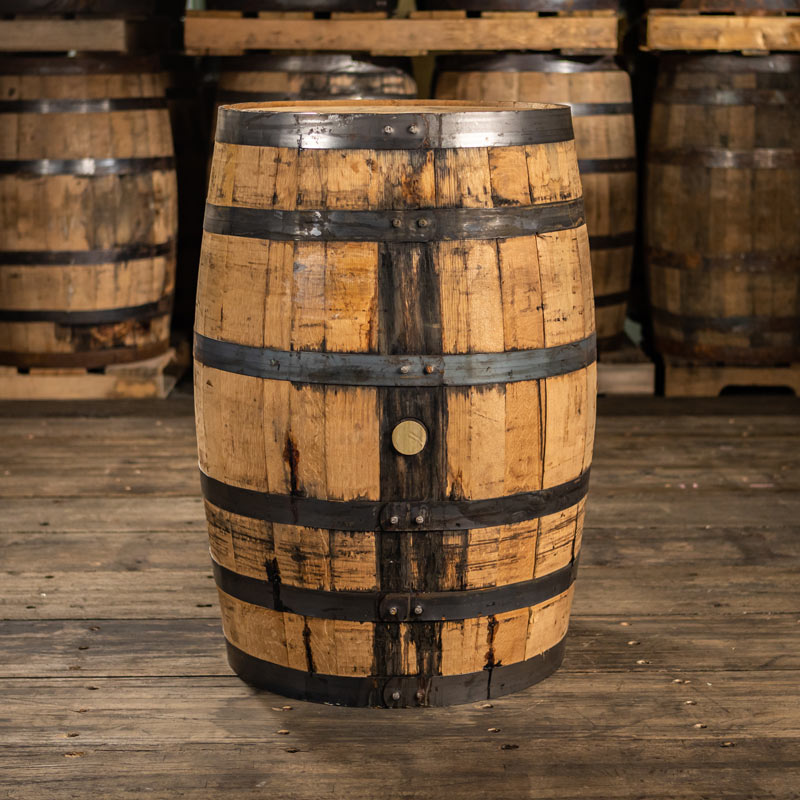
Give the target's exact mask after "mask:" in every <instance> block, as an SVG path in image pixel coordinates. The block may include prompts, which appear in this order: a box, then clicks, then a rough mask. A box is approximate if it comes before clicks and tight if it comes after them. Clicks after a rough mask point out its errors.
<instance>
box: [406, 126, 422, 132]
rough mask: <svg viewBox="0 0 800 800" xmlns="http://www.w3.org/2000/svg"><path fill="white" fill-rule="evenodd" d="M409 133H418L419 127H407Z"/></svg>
mask: <svg viewBox="0 0 800 800" xmlns="http://www.w3.org/2000/svg"><path fill="white" fill-rule="evenodd" d="M408 132H409V133H419V125H409V126H408Z"/></svg>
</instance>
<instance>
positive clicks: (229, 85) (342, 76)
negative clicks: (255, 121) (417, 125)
mask: <svg viewBox="0 0 800 800" xmlns="http://www.w3.org/2000/svg"><path fill="white" fill-rule="evenodd" d="M219 70H220V75H219V87H218V89H217V102H218V103H220V104H223V103H251V102H268V101H272V100H329V99H330V100H333V99H336V98H337V97H340V98H341V97H348V98H363V99H376V98H382V97H387V98H390V99H394V100H402V99H410V98H414V97H416V96H417V86H416V84H415V83H414V79H413V78H412V77H411V61H410V59H402V58H369V57H368V56H350V55H343V54H332V55H324V54H316V55H315V54H308V55H290V56H267V55H263V56H262V55H252V56H234V57H231V58H221V59H220V60H219Z"/></svg>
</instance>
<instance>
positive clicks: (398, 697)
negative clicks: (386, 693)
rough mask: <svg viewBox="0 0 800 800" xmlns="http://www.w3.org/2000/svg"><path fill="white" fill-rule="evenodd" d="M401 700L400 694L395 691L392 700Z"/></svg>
mask: <svg viewBox="0 0 800 800" xmlns="http://www.w3.org/2000/svg"><path fill="white" fill-rule="evenodd" d="M399 699H400V692H399V691H398V690H397V689H395V690H394V691H393V692H392V700H399Z"/></svg>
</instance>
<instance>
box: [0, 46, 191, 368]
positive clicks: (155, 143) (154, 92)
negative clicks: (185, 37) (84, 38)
mask: <svg viewBox="0 0 800 800" xmlns="http://www.w3.org/2000/svg"><path fill="white" fill-rule="evenodd" d="M165 85H166V78H165V76H164V74H163V73H162V72H161V71H160V67H159V65H158V62H157V61H155V60H151V59H145V58H122V57H84V58H65V57H60V58H27V57H13V58H3V59H2V60H0V98H2V99H0V120H2V126H0V209H2V212H0V213H2V217H1V218H0V231H1V233H2V235H1V236H0V248H2V249H0V363H3V364H11V365H16V366H22V367H28V366H47V367H59V366H79V367H88V368H95V367H102V366H105V365H108V364H114V363H119V362H124V361H136V360H140V359H144V358H149V357H151V356H154V355H157V354H159V353H162V352H164V351H165V350H166V349H167V347H168V345H169V322H170V308H171V302H172V291H173V283H174V272H175V253H174V249H175V234H176V204H177V197H176V186H175V172H174V165H173V149H172V138H171V134H170V124H169V112H168V110H167V106H166V100H165Z"/></svg>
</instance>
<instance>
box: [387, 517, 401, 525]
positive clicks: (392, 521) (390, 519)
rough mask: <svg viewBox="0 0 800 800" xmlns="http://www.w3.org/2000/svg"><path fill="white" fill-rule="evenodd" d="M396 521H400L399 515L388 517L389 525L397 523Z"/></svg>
mask: <svg viewBox="0 0 800 800" xmlns="http://www.w3.org/2000/svg"><path fill="white" fill-rule="evenodd" d="M398 522H400V517H389V524H390V525H397V523H398Z"/></svg>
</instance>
